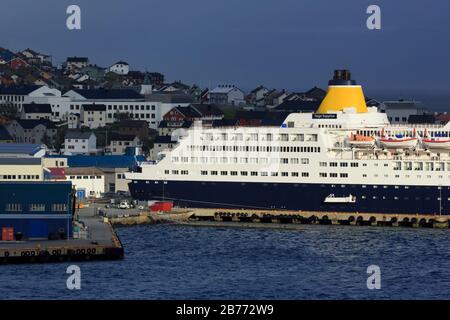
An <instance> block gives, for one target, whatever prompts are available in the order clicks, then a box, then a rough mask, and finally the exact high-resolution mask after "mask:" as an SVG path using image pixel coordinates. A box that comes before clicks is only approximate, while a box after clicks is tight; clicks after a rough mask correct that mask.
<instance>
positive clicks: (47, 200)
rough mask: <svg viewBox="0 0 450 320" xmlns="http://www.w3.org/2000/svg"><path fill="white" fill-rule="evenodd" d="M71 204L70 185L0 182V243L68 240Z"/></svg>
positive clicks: (71, 211) (72, 207)
mask: <svg viewBox="0 0 450 320" xmlns="http://www.w3.org/2000/svg"><path fill="white" fill-rule="evenodd" d="M74 201H75V199H74V193H73V191H72V184H71V183H70V182H58V183H55V182H0V230H1V237H2V240H3V241H5V240H14V239H15V240H24V239H44V238H45V239H66V238H67V237H72V219H73V210H74ZM5 237H8V239H6V238H5Z"/></svg>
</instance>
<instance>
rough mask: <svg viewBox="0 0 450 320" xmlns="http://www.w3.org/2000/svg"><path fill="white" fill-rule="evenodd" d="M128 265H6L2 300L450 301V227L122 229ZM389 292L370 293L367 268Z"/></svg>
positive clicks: (0, 268) (1, 283)
mask: <svg viewBox="0 0 450 320" xmlns="http://www.w3.org/2000/svg"><path fill="white" fill-rule="evenodd" d="M117 231H118V234H119V236H120V238H121V240H122V242H123V245H124V247H125V259H124V260H119V261H110V262H109V261H106V262H101V261H100V262H83V263H77V265H78V266H79V267H80V269H81V289H80V290H69V289H67V287H66V280H67V278H68V276H69V274H66V269H67V267H68V266H69V265H70V263H60V264H34V265H4V266H0V271H1V272H0V298H1V299H448V298H449V297H450V272H449V270H450V232H449V230H448V229H443V230H437V229H407V228H405V229H404V228H382V227H379V228H373V227H346V226H308V225H304V226H302V228H301V229H300V230H276V229H244V228H227V227H217V228H216V227H214V228H213V227H189V226H174V225H162V224H159V225H150V226H136V227H130V228H119V229H118V230H117ZM370 265H377V266H379V267H380V269H381V289H379V290H376V289H375V290H369V289H368V288H367V278H368V274H367V267H368V266H370Z"/></svg>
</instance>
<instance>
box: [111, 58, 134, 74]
mask: <svg viewBox="0 0 450 320" xmlns="http://www.w3.org/2000/svg"><path fill="white" fill-rule="evenodd" d="M109 71H110V72H114V73H116V74H120V75H127V74H128V72H130V66H129V65H128V63H126V62H125V61H118V62H116V63H114V64H113V65H112V66H111V67H109Z"/></svg>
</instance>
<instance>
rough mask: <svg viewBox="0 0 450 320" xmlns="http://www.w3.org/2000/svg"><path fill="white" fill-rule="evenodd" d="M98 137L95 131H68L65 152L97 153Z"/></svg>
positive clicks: (65, 139) (68, 153)
mask: <svg viewBox="0 0 450 320" xmlns="http://www.w3.org/2000/svg"><path fill="white" fill-rule="evenodd" d="M97 151H98V150H97V137H96V136H95V134H94V133H93V132H81V131H68V132H67V133H66V136H65V137H64V154H66V155H72V154H73V155H75V154H84V155H92V154H96V153H97Z"/></svg>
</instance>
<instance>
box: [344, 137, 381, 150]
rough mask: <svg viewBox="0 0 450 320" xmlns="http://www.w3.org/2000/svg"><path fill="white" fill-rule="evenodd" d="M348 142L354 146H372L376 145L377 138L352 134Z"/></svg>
mask: <svg viewBox="0 0 450 320" xmlns="http://www.w3.org/2000/svg"><path fill="white" fill-rule="evenodd" d="M347 143H348V144H349V145H351V146H352V147H359V148H372V147H373V146H374V145H375V139H374V138H373V137H369V136H364V135H360V134H352V135H350V138H348V139H347Z"/></svg>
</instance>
